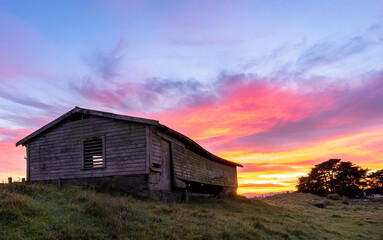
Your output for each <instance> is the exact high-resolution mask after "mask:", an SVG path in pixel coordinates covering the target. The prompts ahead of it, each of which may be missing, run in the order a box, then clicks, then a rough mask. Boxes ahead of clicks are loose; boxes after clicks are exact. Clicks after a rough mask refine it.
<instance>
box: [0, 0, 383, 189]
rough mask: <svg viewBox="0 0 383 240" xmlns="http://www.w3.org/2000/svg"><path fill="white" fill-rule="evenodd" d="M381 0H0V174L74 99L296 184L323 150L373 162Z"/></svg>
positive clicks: (379, 129) (250, 173)
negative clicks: (150, 123) (162, 128)
mask: <svg viewBox="0 0 383 240" xmlns="http://www.w3.org/2000/svg"><path fill="white" fill-rule="evenodd" d="M382 56H383V2H382V1H378V0H375V1H374V0H355V1H348V0H347V1H346V0H343V1H342V0H335V1H333V0H331V1H330V0H321V1H304V0H302V1H300V0H295V1H282V0H274V1H266V0H264V1H257V0H254V1H247V0H238V1H223V0H221V1H218V0H216V1H213V0H209V1H206V0H204V1H175V0H174V1H167V0H161V1H159V0H153V1H142V0H132V1H121V0H111V1H96V0H93V1H87V0H83V1H71V0H68V1H48V0H46V1H42V0H35V1H27V0H20V1H11V0H2V1H1V2H0V181H3V180H5V179H6V178H7V177H9V176H12V177H14V178H16V179H17V178H19V177H22V176H25V159H24V157H25V148H24V147H20V146H19V147H15V143H16V142H17V141H18V140H20V139H21V138H23V137H25V136H26V135H28V134H30V133H32V132H33V131H35V130H37V129H38V128H40V127H41V126H43V125H45V124H47V123H49V122H50V121H52V120H54V119H55V118H57V117H59V116H60V115H62V114H64V113H65V112H67V111H69V110H71V109H72V108H74V107H75V106H79V107H83V108H90V109H95V110H102V111H108V112H114V113H119V114H127V115H132V116H139V117H146V118H151V119H156V120H159V121H160V122H161V123H162V124H165V125H167V126H169V127H171V128H173V129H175V130H177V131H179V132H181V133H183V134H185V135H187V136H189V137H190V138H192V139H194V140H195V141H196V142H198V143H199V144H200V145H202V146H203V147H204V148H206V149H207V150H209V151H211V152H212V153H214V154H216V155H218V156H220V157H223V158H226V159H228V160H231V161H235V162H238V163H241V164H243V166H244V167H243V168H239V169H238V183H239V188H238V193H240V194H243V193H252V192H256V193H266V192H279V191H286V190H294V189H295V185H296V183H297V178H298V177H299V176H303V175H305V174H307V173H308V172H309V171H310V169H311V167H313V166H314V165H315V164H318V163H320V162H323V161H326V160H328V159H330V158H341V159H342V160H343V161H351V162H353V163H355V164H357V165H358V166H361V167H363V168H368V169H369V170H377V169H383V57H382Z"/></svg>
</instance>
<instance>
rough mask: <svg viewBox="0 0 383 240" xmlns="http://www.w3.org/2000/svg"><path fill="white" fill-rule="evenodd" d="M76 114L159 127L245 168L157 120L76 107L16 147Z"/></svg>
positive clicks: (198, 149) (211, 156) (191, 146)
mask: <svg viewBox="0 0 383 240" xmlns="http://www.w3.org/2000/svg"><path fill="white" fill-rule="evenodd" d="M75 113H83V114H89V115H93V116H99V117H105V118H111V119H117V120H122V121H128V122H136V123H142V124H147V125H152V126H156V127H158V129H159V130H160V131H163V132H165V133H167V134H169V135H170V136H172V137H174V138H176V139H178V140H179V141H181V142H182V143H183V144H185V146H186V147H188V148H189V149H191V150H194V151H196V152H198V153H199V154H201V155H202V156H205V157H206V158H208V159H210V160H213V161H215V162H219V163H222V164H225V165H230V166H239V167H243V166H242V165H241V164H238V163H235V162H231V161H228V160H226V159H223V158H220V157H218V156H216V155H214V154H212V153H210V152H209V151H207V150H206V149H204V148H203V147H201V146H200V145H199V144H198V143H196V142H195V141H193V140H192V139H190V138H189V137H186V136H185V135H183V134H181V133H179V132H177V131H175V130H173V129H171V128H169V127H167V126H165V125H162V124H160V123H159V121H157V120H152V119H147V118H139V117H132V116H127V115H120V114H114V113H109V112H101V111H96V110H90V109H85V108H80V107H77V106H76V107H75V108H73V109H72V110H70V111H69V112H67V113H65V114H64V115H62V116H60V117H59V118H57V119H55V120H53V121H52V122H50V123H48V124H46V125H45V126H43V127H41V128H40V129H38V130H36V131H35V132H33V133H31V134H29V135H28V136H26V137H25V138H23V139H21V140H20V141H18V142H17V143H16V147H17V146H19V145H22V146H25V145H26V144H27V143H28V142H29V141H31V140H32V139H33V138H35V137H37V136H38V135H40V134H42V133H44V132H45V131H47V130H49V129H51V128H52V127H54V126H56V125H57V124H59V123H61V122H62V121H64V120H66V119H68V118H69V117H70V116H72V115H73V114H75Z"/></svg>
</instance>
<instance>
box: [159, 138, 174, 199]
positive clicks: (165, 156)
mask: <svg viewBox="0 0 383 240" xmlns="http://www.w3.org/2000/svg"><path fill="white" fill-rule="evenodd" d="M161 170H162V171H161V190H163V191H170V190H171V189H172V185H171V170H170V144H169V142H167V141H165V140H161Z"/></svg>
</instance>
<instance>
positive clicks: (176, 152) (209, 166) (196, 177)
mask: <svg viewBox="0 0 383 240" xmlns="http://www.w3.org/2000/svg"><path fill="white" fill-rule="evenodd" d="M185 153H186V157H185ZM173 156H174V160H173V162H174V175H175V177H177V178H180V179H183V180H188V181H193V182H200V183H205V184H212V185H218V186H227V187H234V188H236V187H237V170H236V167H232V166H228V165H224V164H221V163H217V162H214V161H211V160H208V159H207V158H205V157H202V156H201V155H199V154H197V153H195V152H193V151H191V150H190V149H181V148H180V147H179V146H177V145H175V147H174V148H173Z"/></svg>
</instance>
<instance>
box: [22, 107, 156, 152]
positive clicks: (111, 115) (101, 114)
mask: <svg viewBox="0 0 383 240" xmlns="http://www.w3.org/2000/svg"><path fill="white" fill-rule="evenodd" d="M77 112H80V113H85V114H90V115H93V116H99V117H106V118H111V119H118V120H123V121H130V122H137V123H142V124H148V125H154V126H158V125H159V122H158V121H157V120H152V119H146V118H138V117H131V116H125V115H119V114H114V113H107V112H101V111H96V110H90V109H84V108H80V107H77V106H76V107H75V108H73V109H72V110H70V111H69V112H67V113H65V114H63V115H61V116H60V117H58V118H57V119H55V120H53V121H52V122H50V123H48V124H46V125H45V126H43V127H41V128H39V129H38V130H36V131H34V132H33V133H31V134H29V135H28V136H26V137H25V138H23V139H21V140H20V141H18V142H17V143H16V147H17V146H19V145H22V146H25V145H26V144H27V143H28V142H29V141H30V140H31V139H32V138H34V137H36V136H37V135H39V134H41V133H43V132H45V131H46V130H48V129H50V128H51V127H53V126H55V125H56V124H58V123H60V122H61V121H64V120H65V119H67V118H68V117H69V116H71V115H73V114H74V113H77Z"/></svg>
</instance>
